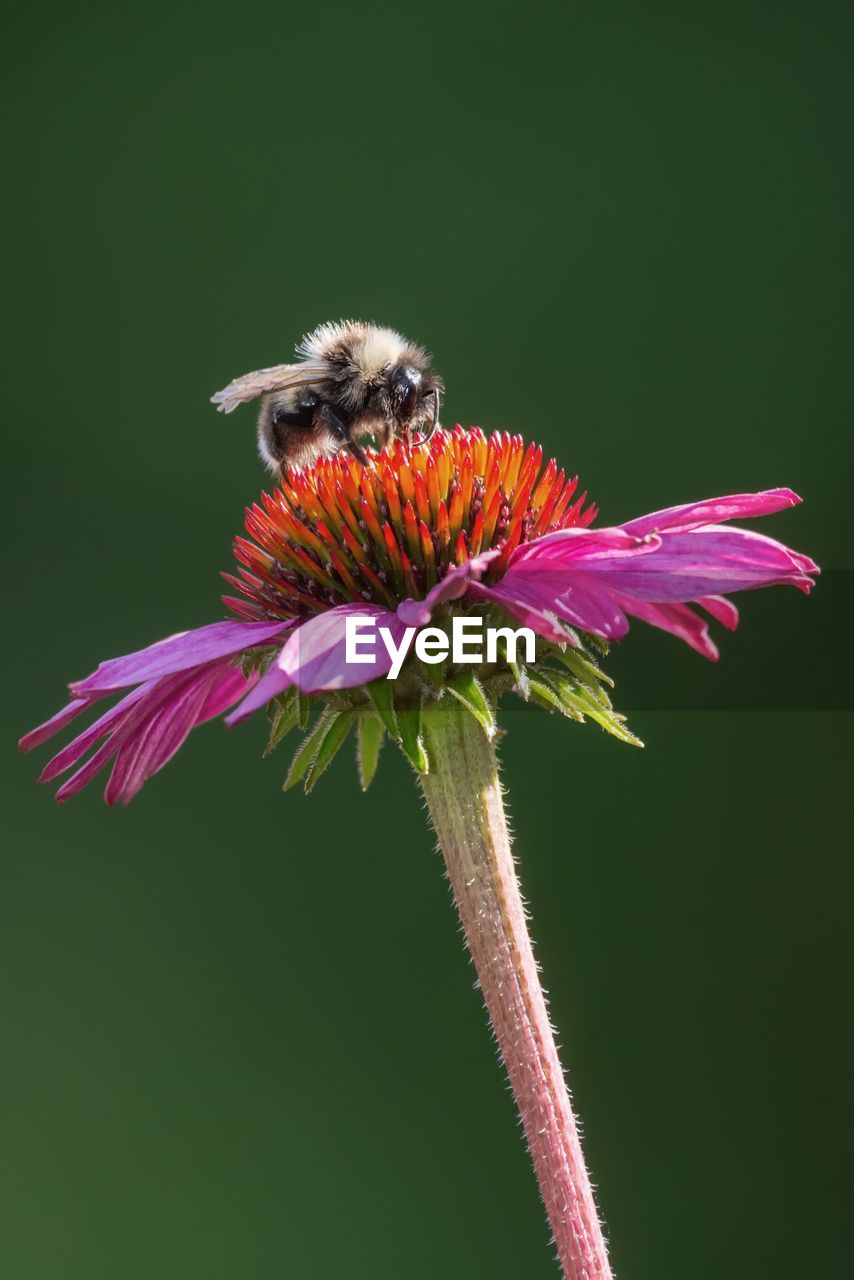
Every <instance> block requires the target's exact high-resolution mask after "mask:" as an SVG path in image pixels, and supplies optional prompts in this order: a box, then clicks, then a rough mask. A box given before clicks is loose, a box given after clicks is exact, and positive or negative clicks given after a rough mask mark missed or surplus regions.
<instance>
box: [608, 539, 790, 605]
mask: <svg viewBox="0 0 854 1280" xmlns="http://www.w3.org/2000/svg"><path fill="white" fill-rule="evenodd" d="M810 563H811V562H810ZM585 574H586V577H587V579H588V581H590V582H591V583H599V584H601V585H602V586H605V587H608V588H610V589H611V590H613V591H619V592H622V593H624V594H626V595H630V596H634V597H635V598H636V599H640V600H651V601H653V602H655V603H659V604H661V603H673V604H675V603H679V602H686V601H691V600H699V599H700V598H701V597H702V596H709V595H714V596H717V595H721V594H723V593H726V592H730V591H746V590H750V589H753V588H756V587H767V586H773V585H778V584H784V583H789V584H791V585H792V586H796V587H798V588H799V589H800V590H801V591H805V592H808V591H809V590H810V588H811V587H812V585H813V584H812V579H811V578H810V577H809V573H808V571H807V570H805V569H804V568H803V567H802V563H801V558H800V557H798V558H796V557H795V556H793V554H792V552H791V551H789V549H788V548H787V547H784V546H783V544H782V543H780V542H775V541H774V540H773V539H772V538H766V537H765V536H764V534H761V533H754V532H753V531H752V530H748V529H737V528H733V527H730V526H726V525H711V526H705V527H703V528H699V529H693V530H691V531H690V532H688V533H683V532H679V533H670V534H665V535H664V537H663V539H662V542H661V545H660V546H659V547H658V548H657V549H656V550H655V551H653V552H652V554H650V555H647V556H636V557H635V556H629V557H616V556H615V557H614V558H613V559H608V558H607V557H603V558H602V559H601V560H600V561H599V563H598V564H596V565H590V564H588V565H586V566H585Z"/></svg>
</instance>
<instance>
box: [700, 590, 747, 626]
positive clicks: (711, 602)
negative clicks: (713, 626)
mask: <svg viewBox="0 0 854 1280" xmlns="http://www.w3.org/2000/svg"><path fill="white" fill-rule="evenodd" d="M697 604H699V605H702V607H703V608H704V609H705V610H706V613H710V614H711V615H712V617H713V618H714V619H715V620H716V621H717V622H722V623H723V625H724V626H725V627H726V628H727V629H728V630H729V631H735V629H736V627H737V626H738V609H736V607H735V605H734V604H733V602H732V601H731V600H727V598H726V596H701V597H700V599H699V600H698V601H697Z"/></svg>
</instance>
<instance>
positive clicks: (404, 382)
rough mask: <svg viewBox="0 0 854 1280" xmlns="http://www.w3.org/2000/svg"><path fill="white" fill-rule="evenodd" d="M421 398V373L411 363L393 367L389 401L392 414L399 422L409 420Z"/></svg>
mask: <svg viewBox="0 0 854 1280" xmlns="http://www.w3.org/2000/svg"><path fill="white" fill-rule="evenodd" d="M420 399H421V373H420V371H419V370H418V369H414V368H413V367H412V365H409V364H404V365H401V366H400V368H399V369H395V371H394V374H393V375H392V379H391V401H392V405H393V407H394V416H395V417H396V418H397V420H398V421H399V422H409V421H410V420H411V419H412V418H413V417H414V415H415V410H416V409H417V408H418V403H419V401H420Z"/></svg>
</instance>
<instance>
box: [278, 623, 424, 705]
mask: <svg viewBox="0 0 854 1280" xmlns="http://www.w3.org/2000/svg"><path fill="white" fill-rule="evenodd" d="M348 618H373V619H374V620H375V622H376V628H375V632H374V637H375V643H374V645H373V649H372V650H371V647H370V646H369V645H367V644H366V645H365V646H364V647H363V648H362V649H361V652H360V657H362V658H363V659H366V661H361V662H356V663H348V662H347V660H346V640H345V636H346V630H345V629H346V624H347V619H348ZM380 627H386V628H388V631H389V632H390V634H391V638H392V640H393V642H394V643H395V645H397V644H399V643H400V640H401V638H402V636H403V634H404V632H405V631H406V629H407V628H406V626H405V624H404V623H403V622H402V621H401V620H400V618H398V617H397V615H396V614H395V613H392V611H391V610H390V609H383V608H381V607H380V606H379V605H370V604H344V605H338V606H337V607H336V608H334V609H330V610H329V612H328V613H321V614H318V616H317V617H316V618H311V619H309V621H308V622H304V623H303V624H302V626H301V627H300V628H299V629H298V630H297V631H295V632H294V633H293V635H292V636H290V637H289V638H288V640H287V642H286V644H285V647H284V648H283V649H282V652H281V654H280V655H279V657H278V659H277V663H278V665H279V667H280V668H281V670H282V671H284V672H286V674H287V675H288V676H290V678H291V680H292V681H293V683H294V684H296V685H298V686H299V688H300V689H301V690H302V692H303V693H317V692H319V691H320V690H321V689H352V688H354V687H355V686H356V685H360V684H367V683H368V682H369V681H370V680H376V679H377V678H378V677H379V676H384V675H386V674H387V673H388V672H389V671H390V670H391V665H392V659H391V655H390V654H389V652H388V649H387V646H386V645H385V644H384V643H383V641H382V639H381V637H380V635H379V628H380Z"/></svg>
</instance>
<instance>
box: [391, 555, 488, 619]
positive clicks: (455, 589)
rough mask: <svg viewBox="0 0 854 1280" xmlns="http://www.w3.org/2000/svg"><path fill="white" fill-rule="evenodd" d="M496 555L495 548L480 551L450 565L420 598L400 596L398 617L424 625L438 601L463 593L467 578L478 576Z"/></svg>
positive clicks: (455, 598)
mask: <svg viewBox="0 0 854 1280" xmlns="http://www.w3.org/2000/svg"><path fill="white" fill-rule="evenodd" d="M499 555H500V552H498V551H482V552H481V553H480V555H477V556H472V558H471V560H466V561H465V562H464V563H463V564H458V565H454V567H453V568H452V569H449V570H448V572H447V573H446V574H445V576H444V578H442V580H441V581H440V582H437V583H436V585H435V587H431V588H430V590H429V591H428V592H427V595H426V596H425V597H424V599H423V600H403V601H402V602H401V603H400V604H399V605H398V606H397V616H398V618H400V620H401V622H403V623H404V624H405V625H406V626H408V627H426V626H427V624H428V623H429V621H430V619H431V618H432V616H433V610H434V609H435V608H436V607H437V606H438V605H440V604H444V603H445V602H446V601H448V600H459V598H460V597H461V596H464V595H465V593H466V588H467V587H468V584H469V582H471V581H474V580H477V579H479V578H481V577H482V576H483V574H484V573H485V572H486V570H487V569H488V567H489V565H490V563H491V562H492V561H493V560H495V559H497V557H498V556H499Z"/></svg>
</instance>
